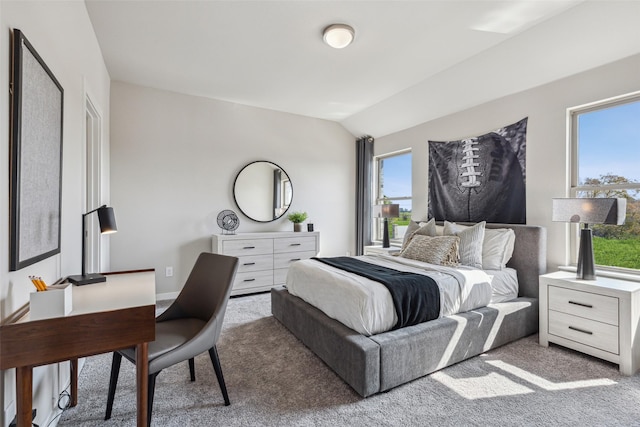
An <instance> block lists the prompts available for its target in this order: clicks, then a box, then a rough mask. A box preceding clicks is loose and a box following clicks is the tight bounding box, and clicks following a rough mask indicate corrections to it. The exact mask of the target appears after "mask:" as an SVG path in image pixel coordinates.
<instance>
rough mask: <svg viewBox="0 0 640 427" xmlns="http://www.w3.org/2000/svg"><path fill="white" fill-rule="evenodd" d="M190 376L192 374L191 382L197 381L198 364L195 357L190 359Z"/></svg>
mask: <svg viewBox="0 0 640 427" xmlns="http://www.w3.org/2000/svg"><path fill="white" fill-rule="evenodd" d="M189 374H191V381H195V380H196V364H195V360H194V359H193V357H192V358H191V359H189Z"/></svg>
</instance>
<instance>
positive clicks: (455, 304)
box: [286, 255, 492, 335]
mask: <svg viewBox="0 0 640 427" xmlns="http://www.w3.org/2000/svg"><path fill="white" fill-rule="evenodd" d="M357 258H358V259H360V260H362V261H366V262H369V263H372V264H377V265H381V266H384V267H388V268H393V269H395V270H402V271H409V272H414V273H419V274H425V275H428V276H430V277H432V278H433V279H434V280H435V281H436V283H437V284H438V287H439V288H440V316H447V315H450V314H455V313H459V312H464V311H469V310H473V309H474V308H478V307H484V306H486V305H487V304H489V302H490V301H491V294H492V288H491V284H490V283H491V280H492V277H491V276H489V275H488V274H487V273H485V272H484V271H482V270H476V269H473V268H470V267H465V266H461V267H455V268H452V267H444V266H440V265H433V264H427V263H424V262H420V261H414V260H410V259H406V258H400V257H393V256H388V255H365V256H360V257H357ZM286 283H287V289H288V291H289V293H291V294H292V295H295V296H298V297H300V298H302V299H303V300H305V301H306V302H308V303H309V304H311V305H313V306H315V307H317V308H319V309H320V310H322V311H323V312H324V313H325V314H326V315H327V316H329V317H331V318H333V319H336V320H338V321H340V322H341V323H343V324H344V325H346V326H348V327H349V328H351V329H353V330H355V331H357V332H360V333H361V334H363V335H374V334H378V333H380V332H384V331H388V330H390V329H391V328H393V326H394V325H395V324H396V322H397V320H398V317H397V315H396V311H395V308H394V306H393V301H392V299H391V294H390V293H389V291H388V290H387V288H386V287H385V286H384V285H382V284H381V283H378V282H375V281H373V280H370V279H367V278H365V277H362V276H358V275H356V274H353V273H349V272H346V271H343V270H340V269H337V268H334V267H331V266H329V265H326V264H324V263H322V262H319V261H315V260H312V259H308V260H303V261H298V262H295V263H293V264H292V265H291V267H290V268H289V273H288V275H287V282H286Z"/></svg>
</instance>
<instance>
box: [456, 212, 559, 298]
mask: <svg viewBox="0 0 640 427" xmlns="http://www.w3.org/2000/svg"><path fill="white" fill-rule="evenodd" d="M460 224H467V225H468V223H464V222H461V223H460ZM486 227H487V228H511V229H513V231H514V233H515V234H516V242H515V244H514V248H513V256H512V257H511V260H510V261H509V262H508V263H507V267H511V268H514V269H515V270H516V271H517V272H518V284H519V287H520V290H519V292H518V294H519V296H521V297H530V298H538V276H540V275H541V274H545V273H546V272H547V229H546V228H544V227H541V226H538V225H524V224H490V223H487V225H486Z"/></svg>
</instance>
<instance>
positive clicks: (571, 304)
mask: <svg viewBox="0 0 640 427" xmlns="http://www.w3.org/2000/svg"><path fill="white" fill-rule="evenodd" d="M549 310H555V311H559V312H562V313H567V314H572V315H574V316H580V317H584V318H586V319H591V320H595V321H598V322H604V323H608V324H610V325H614V326H618V298H615V297H610V296H606V295H598V294H593V293H590V292H582V291H576V290H574V289H567V288H561V287H558V286H549Z"/></svg>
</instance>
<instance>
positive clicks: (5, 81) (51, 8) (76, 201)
mask: <svg viewBox="0 0 640 427" xmlns="http://www.w3.org/2000/svg"><path fill="white" fill-rule="evenodd" d="M13 28H18V29H20V30H22V31H23V32H24V34H25V36H26V37H27V39H28V40H29V41H30V42H31V44H32V45H33V46H34V47H35V49H36V50H37V52H38V53H39V54H40V56H41V57H42V58H43V60H44V61H45V62H46V64H47V65H48V67H49V68H50V69H51V71H52V72H53V74H54V75H55V76H56V78H57V79H58V81H59V82H60V84H61V85H62V87H63V88H64V111H63V116H64V122H63V171H62V174H63V177H62V236H61V240H62V242H61V254H59V255H56V256H53V257H50V258H48V259H46V260H44V261H41V262H39V263H36V264H34V265H32V266H29V267H26V268H23V269H22V270H19V271H16V272H9V253H8V251H9V245H8V241H9V235H8V226H7V225H8V224H9V218H8V215H9V172H8V167H7V165H9V130H8V127H7V124H8V123H9V93H8V90H7V88H8V87H9V70H10V66H9V64H10V58H11V54H10V53H11V31H12V29H13ZM0 58H1V60H0V63H2V67H0V87H1V88H2V90H0V123H2V125H1V126H0V128H1V129H2V132H0V164H1V165H2V173H1V174H0V224H2V226H1V227H0V241H1V242H2V244H1V245H0V318H2V319H4V318H6V317H7V316H8V315H9V314H11V313H13V312H14V311H16V310H17V309H18V308H20V307H21V306H23V305H24V304H25V303H27V302H28V300H29V293H30V292H31V291H33V290H34V288H33V285H32V284H31V282H30V281H29V279H28V276H29V275H38V276H42V278H43V279H44V280H45V281H46V282H47V283H52V282H54V281H56V280H57V279H59V278H60V277H63V276H67V275H69V274H73V273H76V274H77V273H78V272H79V271H80V258H81V256H80V252H81V249H80V234H81V233H80V229H81V222H80V220H81V214H82V213H83V206H84V179H83V176H84V143H85V134H84V128H85V119H84V117H85V116H84V115H85V106H84V105H85V93H86V92H88V93H89V94H90V96H91V98H92V100H93V102H94V104H95V105H96V107H97V108H98V109H99V110H100V112H101V114H102V117H103V124H104V126H103V129H104V131H103V135H102V137H103V141H104V143H105V145H104V147H103V150H104V152H105V153H107V154H108V151H109V146H108V142H109V134H108V129H109V108H108V106H109V85H110V79H109V74H108V72H107V69H106V66H105V64H104V61H103V58H102V54H101V52H100V48H99V46H98V43H97V40H96V38H95V33H94V31H93V27H92V26H91V22H90V21H89V16H88V14H87V11H86V8H85V5H84V2H79V1H56V2H50V1H4V0H3V1H2V2H0ZM105 162H108V156H107V157H106V158H105ZM105 166H107V167H105V170H107V171H108V165H106V164H105ZM104 181H105V182H108V175H105V177H104ZM104 190H105V195H107V196H108V185H105V187H104ZM60 372H61V374H60V375H58V373H59V368H58V365H51V366H46V367H40V368H36V369H35V371H34V384H33V390H34V393H35V398H34V407H36V408H37V409H38V417H37V418H36V422H37V423H38V424H40V425H46V423H47V422H48V418H49V417H50V416H51V415H52V412H51V411H52V410H53V408H54V406H55V405H54V403H53V402H54V399H56V402H57V397H58V394H59V392H60V391H61V390H62V389H63V388H64V387H65V386H66V383H67V382H68V364H65V365H64V367H61V368H60ZM0 381H2V382H3V384H2V386H1V387H0V393H2V395H0V401H1V402H2V407H1V408H0V409H2V411H0V418H5V417H4V416H3V415H4V413H5V411H7V412H8V414H7V416H8V417H11V418H12V417H13V415H14V414H13V413H12V412H14V411H15V371H14V370H13V369H11V370H8V371H5V372H4V373H3V375H1V376H0ZM45 420H46V421H45ZM9 421H11V420H10V419H1V420H0V425H2V426H6V425H7V424H8V423H9Z"/></svg>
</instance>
